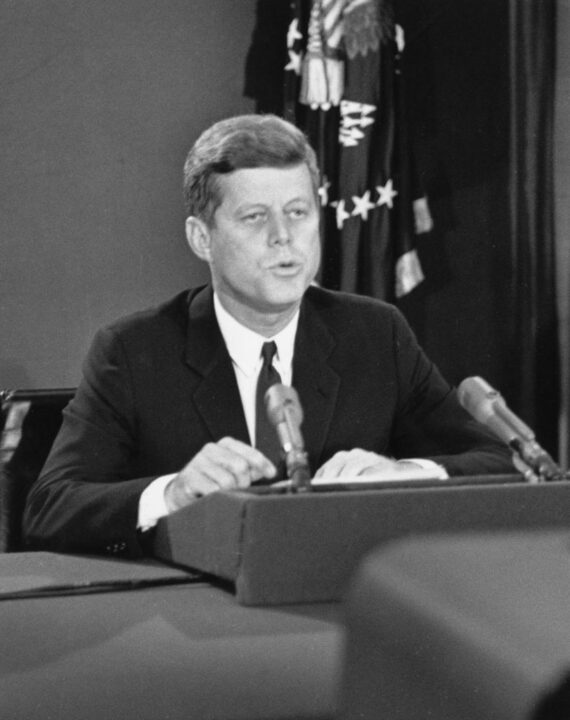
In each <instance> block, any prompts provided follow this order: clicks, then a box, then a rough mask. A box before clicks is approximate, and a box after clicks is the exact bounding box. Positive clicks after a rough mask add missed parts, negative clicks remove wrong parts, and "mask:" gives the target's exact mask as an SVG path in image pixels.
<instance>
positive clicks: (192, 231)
mask: <svg viewBox="0 0 570 720" xmlns="http://www.w3.org/2000/svg"><path fill="white" fill-rule="evenodd" d="M186 240H187V241H188V245H189V246H190V249H191V250H192V252H193V253H194V254H195V255H196V256H197V257H199V258H200V260H205V261H206V262H210V259H211V251H210V245H211V237H210V231H209V229H208V226H207V225H206V223H205V222H204V221H203V220H200V218H197V217H194V216H193V215H190V217H187V218H186Z"/></svg>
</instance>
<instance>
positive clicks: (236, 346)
mask: <svg viewBox="0 0 570 720" xmlns="http://www.w3.org/2000/svg"><path fill="white" fill-rule="evenodd" d="M214 311H215V313H216V320H217V321H218V325H219V326H220V330H221V333H222V336H223V338H224V342H225V343H226V347H227V349H228V352H229V354H230V357H231V359H232V360H233V362H234V363H235V364H236V365H237V366H238V367H239V368H240V370H241V371H242V372H244V373H245V374H246V375H253V374H254V373H257V371H258V370H259V366H260V364H261V346H262V345H263V343H265V342H270V341H271V340H273V341H274V342H275V344H276V345H277V357H276V359H277V361H278V363H279V364H280V365H282V366H283V367H291V365H292V363H293V350H294V346H295V335H296V333H297V325H298V324H299V310H297V312H296V313H295V315H293V317H292V318H291V320H290V321H289V323H288V324H287V325H286V326H285V327H284V328H283V330H281V331H280V332H278V333H277V334H276V335H274V336H273V337H271V338H267V337H264V336H263V335H259V334H258V333H256V332H254V331H253V330H250V329H249V328H247V327H245V325H242V324H241V323H240V322H238V321H237V320H236V319H235V318H234V317H233V315H230V313H229V312H228V311H227V310H226V309H225V308H224V307H223V306H222V303H221V302H220V299H219V297H218V296H217V294H216V293H214Z"/></svg>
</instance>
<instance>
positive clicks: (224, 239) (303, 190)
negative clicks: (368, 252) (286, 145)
mask: <svg viewBox="0 0 570 720" xmlns="http://www.w3.org/2000/svg"><path fill="white" fill-rule="evenodd" d="M219 190H220V194H221V197H222V198H223V200H222V203H221V205H220V206H219V207H218V208H217V210H216V212H215V213H214V221H213V223H212V227H210V228H209V229H208V234H209V249H208V257H207V258H206V259H207V260H208V262H209V264H210V269H211V273H212V280H213V284H214V288H215V290H216V292H217V293H218V295H219V297H220V300H221V302H222V304H223V305H224V306H225V307H226V309H227V310H229V311H230V312H231V313H232V314H233V315H234V316H235V317H236V318H237V319H238V320H240V321H241V322H242V323H244V324H245V325H247V326H249V327H253V328H254V329H255V328H256V327H257V326H258V324H259V321H260V320H262V319H263V316H267V317H268V318H269V317H270V316H273V317H274V318H275V317H278V316H283V317H287V316H291V315H292V314H293V312H294V311H295V310H296V309H297V307H298V306H299V304H300V302H301V298H302V297H303V294H304V292H305V290H306V289H307V287H308V286H309V285H310V283H311V281H312V280H313V279H314V277H315V275H316V272H317V269H318V266H319V261H320V240H319V209H318V207H317V203H316V200H315V196H314V193H313V186H312V184H311V176H310V173H309V170H308V168H307V166H306V165H304V164H302V165H296V166H293V167H289V168H269V167H263V168H251V169H243V170H236V171H235V172H233V173H230V174H228V175H222V176H220V178H219ZM262 324H263V323H262Z"/></svg>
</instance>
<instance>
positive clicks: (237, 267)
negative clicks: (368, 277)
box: [25, 115, 512, 556]
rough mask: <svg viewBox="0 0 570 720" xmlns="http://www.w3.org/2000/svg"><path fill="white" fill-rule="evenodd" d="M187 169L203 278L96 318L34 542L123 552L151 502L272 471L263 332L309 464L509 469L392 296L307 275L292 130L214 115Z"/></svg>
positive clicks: (303, 151)
mask: <svg viewBox="0 0 570 720" xmlns="http://www.w3.org/2000/svg"><path fill="white" fill-rule="evenodd" d="M184 172H185V176H184V179H185V197H186V203H187V209H188V219H187V221H186V235H187V239H188V243H189V245H190V247H191V249H192V251H193V252H194V253H195V254H196V255H197V256H198V257H199V258H200V259H202V260H204V261H205V262H207V263H208V265H209V267H210V271H211V281H212V282H211V286H205V287H202V288H196V289H193V290H190V291H189V292H187V293H182V294H180V295H178V296H177V297H175V298H174V299H173V300H171V301H170V302H168V303H166V304H164V305H162V306H161V307H159V308H156V309H153V310H149V311H146V312H142V313H138V314H136V315H134V316H131V317H129V318H126V319H123V320H120V321H119V322H117V323H115V324H113V325H111V326H110V327H108V328H106V329H104V330H102V331H100V332H99V333H98V334H97V336H96V338H95V340H94V343H93V345H92V348H91V350H90V352H89V354H88V356H87V358H86V361H85V365H84V377H83V380H82V382H81V384H80V386H79V388H78V391H77V394H76V397H75V398H74V400H73V401H72V402H71V404H70V405H69V407H68V409H67V410H66V412H65V418H64V422H63V426H62V429H61V432H60V434H59V436H58V438H57V440H56V442H55V444H54V447H53V449H52V452H51V454H50V457H49V458H48V461H47V463H46V465H45V467H44V470H43V472H42V475H41V477H40V478H39V480H38V482H37V483H36V484H35V486H34V487H33V488H32V490H31V492H30V495H29V498H28V504H27V510H26V515H25V531H26V535H27V539H28V543H29V545H30V547H36V548H45V549H52V550H58V551H72V552H103V553H105V552H106V553H114V554H124V555H129V556H136V555H138V554H140V553H141V552H144V548H145V542H146V540H147V539H148V538H149V537H150V536H151V535H152V530H151V529H152V527H153V526H154V525H155V524H156V522H157V521H158V519H159V518H160V517H162V516H164V515H166V514H168V513H171V512H174V511H176V510H178V509H180V508H182V507H184V506H185V505H187V504H189V503H193V502H199V499H200V497H202V496H204V495H207V494H208V493H211V492H215V491H218V490H221V489H223V490H231V489H235V488H247V487H249V486H250V485H251V484H253V483H256V482H259V481H262V480H265V481H267V480H271V479H273V478H276V477H277V475H278V461H277V459H276V458H272V457H269V456H268V455H267V454H264V453H263V452H262V451H261V450H260V449H259V448H258V447H256V434H257V431H256V422H257V421H259V419H260V413H258V411H257V410H256V398H255V395H256V384H257V379H258V375H259V373H260V367H261V366H262V364H263V360H262V358H261V354H262V347H263V345H264V343H265V344H266V343H268V342H270V343H271V347H272V348H273V352H274V353H275V354H274V355H273V357H272V358H271V359H270V360H269V364H270V366H271V370H276V371H277V372H278V373H279V377H280V379H281V381H282V382H283V383H284V384H285V385H288V384H292V385H293V386H294V387H295V388H296V390H297V392H298V394H299V397H300V400H301V404H302V406H303V408H304V414H305V421H304V424H303V435H304V438H305V445H306V449H307V452H308V457H309V463H310V467H311V470H312V472H313V473H314V474H315V475H316V476H319V477H323V478H335V477H338V476H341V475H344V476H346V475H351V476H354V475H361V474H366V473H370V472H375V473H376V472H378V471H384V470H389V471H391V472H401V473H406V472H409V469H410V468H411V467H415V466H423V467H425V466H426V465H429V466H431V467H433V468H434V469H437V470H438V472H440V473H443V474H444V475H445V473H447V474H449V475H465V474H477V473H502V472H511V471H512V464H511V461H510V456H509V453H508V452H507V451H506V449H505V448H503V446H501V445H500V444H499V443H497V442H496V441H495V440H494V439H493V438H492V437H490V435H489V434H488V433H487V431H486V430H485V429H484V428H483V427H482V426H480V425H479V424H478V423H476V422H475V421H473V420H471V419H470V417H468V415H467V414H466V413H465V412H464V410H463V409H462V408H461V407H460V405H459V403H458V401H457V398H456V394H455V391H454V390H453V389H452V388H451V387H450V386H449V385H448V384H447V383H446V382H445V380H444V379H443V378H442V377H441V375H440V374H439V372H438V370H437V369H436V368H435V367H434V365H433V364H432V363H431V362H430V361H429V360H428V359H427V358H426V356H425V355H424V353H423V352H422V350H421V348H420V347H419V346H418V343H417V341H416V339H415V337H414V335H413V333H412V332H411V330H410V328H409V327H408V325H407V323H406V322H405V320H404V319H403V317H402V316H401V314H400V313H399V312H398V311H397V310H396V309H395V308H394V307H393V306H391V305H388V304H386V303H383V302H380V301H377V300H373V299H371V298H365V297H359V296H351V295H347V294H343V293H335V292H330V291H326V290H322V289H320V288H318V287H314V286H313V280H314V278H315V276H316V273H317V270H318V266H319V262H320V239H319V205H318V186H319V172H318V168H317V166H316V161H315V155H314V153H313V151H312V150H311V148H310V146H309V145H308V143H307V141H306V139H305V137H304V136H303V134H302V133H301V132H300V131H299V130H298V129H296V128H295V127H294V126H292V125H290V124H289V123H286V122H285V121H283V120H281V119H279V118H277V117H274V116H259V115H252V116H241V117H237V118H233V119H230V120H226V121H222V122H220V123H217V124H215V125H214V126H213V127H212V128H210V129H209V130H207V131H206V132H205V133H203V134H202V136H201V137H200V138H199V139H198V140H197V142H196V143H195V145H194V146H193V148H192V150H191V151H190V153H189V155H188V158H187V160H186V164H185V168H184ZM273 343H274V346H273Z"/></svg>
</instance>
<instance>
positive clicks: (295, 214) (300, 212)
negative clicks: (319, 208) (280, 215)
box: [289, 208, 307, 219]
mask: <svg viewBox="0 0 570 720" xmlns="http://www.w3.org/2000/svg"><path fill="white" fill-rule="evenodd" d="M289 215H290V217H292V218H295V219H299V218H304V217H305V216H306V215H307V210H306V209H305V208H293V209H292V210H289Z"/></svg>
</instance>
